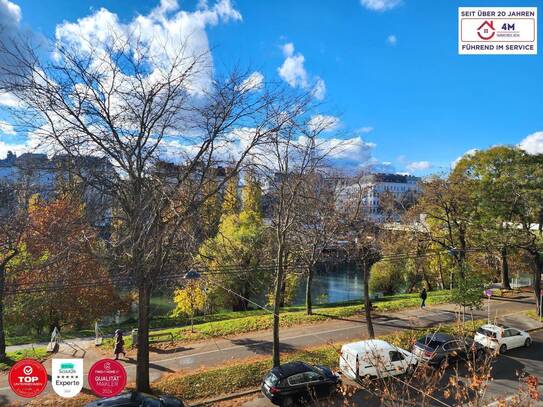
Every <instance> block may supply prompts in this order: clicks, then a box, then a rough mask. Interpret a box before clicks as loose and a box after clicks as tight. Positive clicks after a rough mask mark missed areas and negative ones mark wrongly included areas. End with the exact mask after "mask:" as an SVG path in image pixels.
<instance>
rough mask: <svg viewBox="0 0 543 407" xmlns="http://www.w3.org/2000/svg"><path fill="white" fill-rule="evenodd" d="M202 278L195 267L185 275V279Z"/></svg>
mask: <svg viewBox="0 0 543 407" xmlns="http://www.w3.org/2000/svg"><path fill="white" fill-rule="evenodd" d="M201 278H202V275H201V274H200V273H199V272H198V271H196V270H195V269H190V270H189V271H187V272H186V273H185V275H184V276H183V280H199V279H201Z"/></svg>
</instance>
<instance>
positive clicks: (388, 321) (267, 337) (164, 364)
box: [0, 295, 539, 405]
mask: <svg viewBox="0 0 543 407" xmlns="http://www.w3.org/2000/svg"><path fill="white" fill-rule="evenodd" d="M485 305H486V304H485ZM490 306H491V308H490V311H491V312H490V313H491V315H492V316H493V317H495V316H498V317H500V321H502V322H504V323H507V324H511V325H515V326H518V327H519V328H524V329H528V328H534V327H537V326H539V325H538V324H537V322H536V321H534V320H532V319H529V318H527V317H525V316H523V317H522V319H521V320H520V319H519V318H520V317H521V314H519V313H522V312H523V311H524V310H527V309H532V308H533V300H532V297H531V296H530V295H524V296H522V297H517V298H504V299H493V300H492V301H491V302H490ZM316 312H318V311H316ZM466 317H467V318H471V315H469V317H468V316H466ZM486 317H487V310H486V307H485V308H483V309H481V310H477V311H475V312H473V318H474V319H485V318H486ZM456 318H457V314H456V313H455V307H454V306H453V305H450V304H442V305H436V306H429V307H427V308H425V309H418V308H417V309H408V310H405V311H401V312H393V313H389V314H387V315H375V317H374V324H375V332H376V334H377V335H383V334H387V333H391V332H395V331H397V330H400V329H411V328H416V327H429V326H436V325H439V324H443V323H450V322H453V321H454V320H455V319H456ZM519 321H520V322H519ZM519 323H521V325H520V326H519ZM366 336H367V333H366V325H365V321H364V320H363V319H362V318H361V317H353V318H348V319H334V320H329V321H326V322H322V323H319V324H313V325H304V326H299V327H292V328H285V329H283V330H282V331H281V347H282V350H283V351H293V350H296V349H303V348H306V347H310V346H316V345H322V344H326V343H330V342H346V341H353V340H360V339H362V338H364V337H366ZM76 343H78V344H79V345H80V346H81V347H82V348H84V349H85V353H84V354H83V353H82V352H81V351H79V352H75V353H74V352H73V350H72V349H71V348H69V347H68V346H66V345H62V346H61V349H60V353H59V354H57V355H55V357H58V358H70V357H84V359H85V363H84V369H85V375H86V374H87V373H88V370H89V368H90V367H91V365H92V364H93V363H94V362H95V361H96V360H98V359H101V358H104V357H110V355H109V354H104V352H108V350H107V349H105V350H102V349H96V348H95V347H94V345H93V342H92V341H89V340H85V341H80V342H77V341H76ZM271 348H272V342H271V333H270V332H269V331H261V332H254V333H248V334H244V335H238V336H234V337H228V338H216V339H214V340H209V341H202V342H194V343H186V344H179V346H177V347H176V348H174V349H171V350H160V349H155V350H154V351H153V352H152V353H151V366H150V375H151V380H156V379H158V378H159V377H160V376H162V375H163V374H164V373H169V372H175V371H187V372H190V371H193V370H194V369H198V368H204V367H208V368H210V367H218V366H220V365H221V364H225V363H229V362H232V361H233V360H239V361H241V360H243V359H246V358H254V357H255V356H260V357H261V356H263V355H269V354H271ZM123 364H124V366H125V368H126V370H127V373H128V382H129V383H130V382H133V381H134V380H135V379H134V378H135V370H136V363H135V359H133V358H132V356H131V355H130V354H129V358H128V360H125V361H123ZM44 365H45V367H46V369H47V370H48V372H50V371H51V358H50V359H48V360H47V361H46V362H45V363H44ZM85 387H86V388H88V386H85ZM84 390H85V389H84ZM51 392H52V389H51V386H50V384H49V385H48V386H47V388H46V390H45V391H44V394H48V393H51ZM12 401H24V400H21V399H20V398H18V397H16V396H14V394H13V393H12V391H11V389H10V388H9V385H8V383H7V375H6V374H3V375H1V376H0V405H1V404H2V403H8V402H12Z"/></svg>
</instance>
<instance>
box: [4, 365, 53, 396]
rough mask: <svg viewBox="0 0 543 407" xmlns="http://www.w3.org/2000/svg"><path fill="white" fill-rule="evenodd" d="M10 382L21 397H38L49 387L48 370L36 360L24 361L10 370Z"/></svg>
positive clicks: (12, 388)
mask: <svg viewBox="0 0 543 407" xmlns="http://www.w3.org/2000/svg"><path fill="white" fill-rule="evenodd" d="M8 381H9V386H10V387H11V390H13V392H14V393H15V394H16V395H18V396H19V397H25V398H32V397H36V396H37V395H39V394H40V393H41V392H42V391H44V390H45V387H46V386H47V370H45V368H44V367H43V365H42V364H41V363H40V362H38V361H37V360H35V359H23V360H20V361H19V362H17V363H15V364H14V365H13V367H12V368H11V369H10V371H9V376H8Z"/></svg>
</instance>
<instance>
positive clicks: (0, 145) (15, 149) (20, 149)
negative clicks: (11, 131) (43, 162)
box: [0, 140, 28, 159]
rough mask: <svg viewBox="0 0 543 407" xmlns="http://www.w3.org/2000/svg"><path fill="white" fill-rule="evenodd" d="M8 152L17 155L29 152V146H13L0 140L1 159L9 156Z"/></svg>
mask: <svg viewBox="0 0 543 407" xmlns="http://www.w3.org/2000/svg"><path fill="white" fill-rule="evenodd" d="M8 151H11V152H12V153H15V154H16V155H19V154H22V153H25V152H28V146H27V145H26V144H11V143H6V142H4V141H2V140H0V159H3V158H5V157H6V156H7V155H8Z"/></svg>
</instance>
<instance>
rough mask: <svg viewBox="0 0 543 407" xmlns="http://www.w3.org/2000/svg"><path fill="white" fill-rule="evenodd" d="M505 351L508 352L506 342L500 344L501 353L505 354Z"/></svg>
mask: <svg viewBox="0 0 543 407" xmlns="http://www.w3.org/2000/svg"><path fill="white" fill-rule="evenodd" d="M505 352H507V345H506V344H505V343H504V344H503V345H502V346H500V354H504V353H505Z"/></svg>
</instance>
